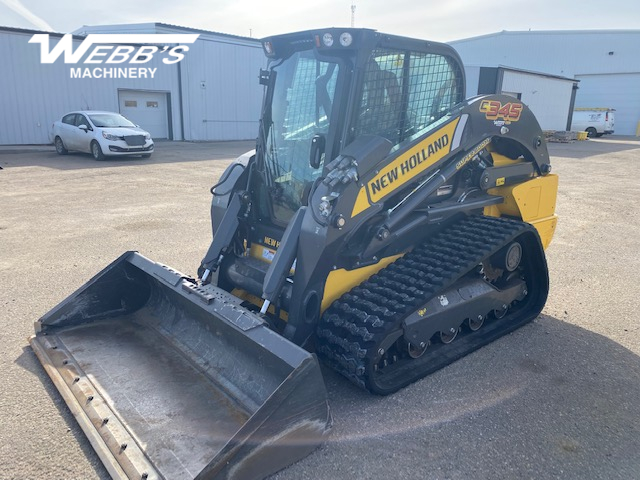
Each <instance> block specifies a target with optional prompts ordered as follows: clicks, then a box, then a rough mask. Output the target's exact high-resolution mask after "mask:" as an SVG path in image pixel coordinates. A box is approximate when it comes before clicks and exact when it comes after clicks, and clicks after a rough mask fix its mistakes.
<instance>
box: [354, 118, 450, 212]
mask: <svg viewBox="0 0 640 480" xmlns="http://www.w3.org/2000/svg"><path fill="white" fill-rule="evenodd" d="M459 121H460V118H459V117H458V118H456V119H455V120H453V121H452V122H450V123H448V124H447V125H445V126H444V127H442V128H441V129H440V130H438V131H436V132H434V133H432V134H431V135H429V136H428V137H427V138H425V139H424V140H423V141H421V142H420V143H418V144H417V145H416V146H415V147H413V148H411V149H410V150H408V151H406V152H405V153H403V154H402V155H400V156H398V158H396V159H395V160H394V161H392V162H391V163H389V165H387V166H385V167H384V168H382V169H380V171H379V172H378V173H377V174H376V176H375V177H373V178H372V179H371V180H369V181H368V182H367V183H366V184H365V185H364V186H363V187H362V188H360V191H359V192H358V197H357V198H356V202H355V204H354V205H353V211H352V212H351V217H352V218H353V217H355V216H356V215H358V214H359V213H361V212H363V211H364V210H366V209H367V208H369V207H370V206H371V204H372V203H376V202H379V201H380V200H382V199H384V198H385V197H386V196H388V195H390V194H392V193H393V192H395V191H396V190H397V189H398V188H400V187H402V186H403V185H404V184H405V183H407V182H408V181H410V180H412V179H413V178H414V177H415V176H417V175H419V174H421V173H422V172H424V171H425V170H426V169H427V168H429V167H430V166H432V165H433V164H434V163H436V162H437V161H439V160H441V159H442V158H444V157H445V156H446V155H447V154H448V153H449V152H450V151H451V140H452V138H453V132H454V131H455V129H456V126H457V125H458V122H459ZM370 202H371V203H370Z"/></svg>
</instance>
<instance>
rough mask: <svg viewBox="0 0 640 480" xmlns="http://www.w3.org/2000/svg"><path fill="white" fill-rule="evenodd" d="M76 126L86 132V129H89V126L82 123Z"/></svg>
mask: <svg viewBox="0 0 640 480" xmlns="http://www.w3.org/2000/svg"><path fill="white" fill-rule="evenodd" d="M78 128H79V129H80V130H84V131H85V132H86V131H87V130H89V127H87V126H86V125H85V124H84V123H83V124H82V125H78Z"/></svg>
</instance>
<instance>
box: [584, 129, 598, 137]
mask: <svg viewBox="0 0 640 480" xmlns="http://www.w3.org/2000/svg"><path fill="white" fill-rule="evenodd" d="M585 131H586V132H587V137H589V138H593V137H595V136H597V135H598V131H597V130H596V129H595V128H593V127H589V128H587V129H586V130H585Z"/></svg>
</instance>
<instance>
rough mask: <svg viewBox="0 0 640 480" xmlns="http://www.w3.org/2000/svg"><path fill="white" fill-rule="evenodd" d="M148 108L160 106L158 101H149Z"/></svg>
mask: <svg viewBox="0 0 640 480" xmlns="http://www.w3.org/2000/svg"><path fill="white" fill-rule="evenodd" d="M147 108H158V102H147Z"/></svg>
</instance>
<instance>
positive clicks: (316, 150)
mask: <svg viewBox="0 0 640 480" xmlns="http://www.w3.org/2000/svg"><path fill="white" fill-rule="evenodd" d="M325 143H326V139H325V138H324V135H321V134H316V135H314V136H313V138H312V139H311V151H310V152H309V165H311V168H315V169H318V168H320V164H321V163H322V157H323V155H324V147H325Z"/></svg>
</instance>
